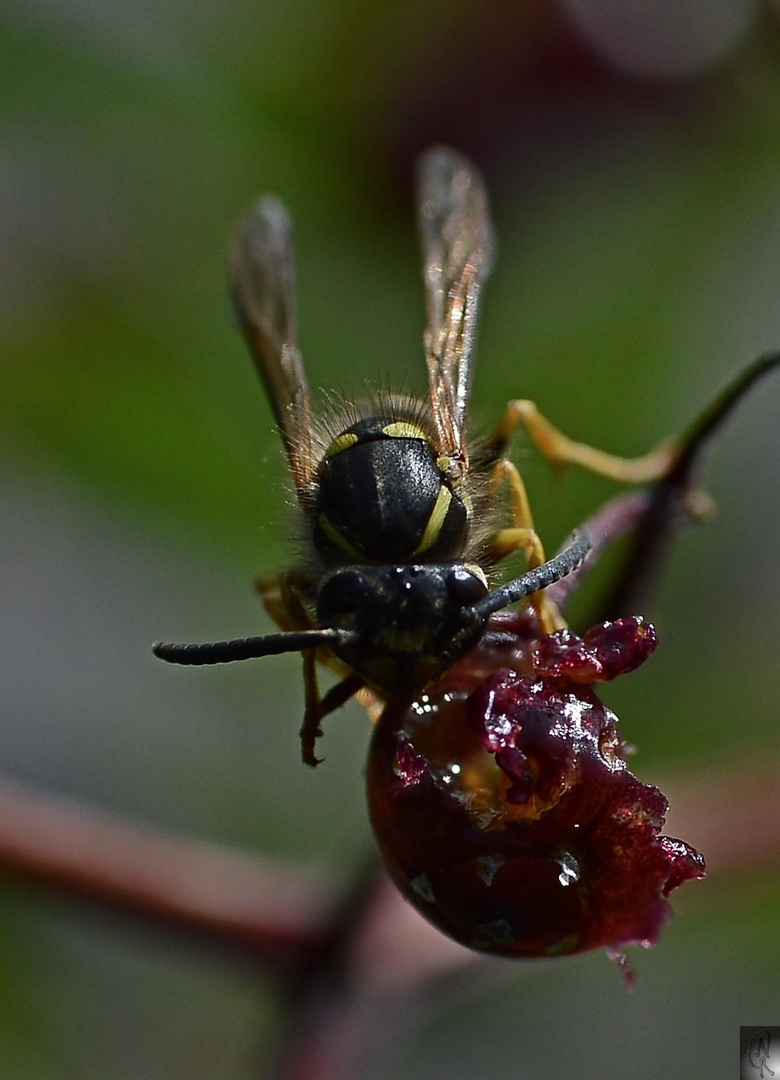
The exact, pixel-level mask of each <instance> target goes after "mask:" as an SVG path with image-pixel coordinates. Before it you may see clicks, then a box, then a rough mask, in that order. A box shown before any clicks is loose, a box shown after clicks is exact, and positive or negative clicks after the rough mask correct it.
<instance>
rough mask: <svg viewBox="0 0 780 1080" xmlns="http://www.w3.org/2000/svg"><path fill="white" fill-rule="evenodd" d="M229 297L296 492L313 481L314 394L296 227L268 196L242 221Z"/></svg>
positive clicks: (231, 256) (233, 245) (231, 259)
mask: <svg viewBox="0 0 780 1080" xmlns="http://www.w3.org/2000/svg"><path fill="white" fill-rule="evenodd" d="M228 275H229V281H230V291H231V296H232V299H233V303H234V305H235V309H236V312H237V314H238V318H239V321H240V323H241V326H242V328H243V331H244V334H245V336H246V340H247V342H248V344H249V349H250V351H251V353H252V356H253V358H254V360H255V363H256V365H257V369H258V371H259V372H260V375H261V376H262V379H263V382H264V383H265V387H266V391H267V392H268V397H269V399H270V402H271V407H272V409H273V412H274V416H275V417H276V422H277V424H278V425H279V430H280V431H281V434H282V438H283V440H284V445H285V448H286V450H287V456H288V458H289V461H290V468H291V470H292V474H293V479H294V481H295V486H296V488H297V489H298V491H301V490H302V489H303V488H304V487H306V485H307V484H308V483H309V481H310V480H311V476H312V472H313V468H314V466H313V450H312V437H311V427H310V403H309V388H308V386H307V384H306V373H305V371H304V369H303V360H302V358H301V354H300V351H299V349H298V343H297V336H296V328H295V281H294V270H293V242H292V225H291V222H290V218H289V216H288V214H287V211H286V210H285V209H284V207H283V206H282V204H281V203H280V202H279V200H278V199H275V198H273V196H270V195H267V196H265V197H264V198H262V199H259V200H258V202H256V203H255V205H254V206H253V207H252V208H251V209H250V210H249V211H248V212H247V213H246V214H245V215H244V217H243V218H242V219H241V220H240V221H239V223H238V226H237V227H236V230H235V232H234V233H233V236H232V238H231V241H230V248H229V252H228Z"/></svg>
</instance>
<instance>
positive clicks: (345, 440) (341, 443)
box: [325, 431, 359, 460]
mask: <svg viewBox="0 0 780 1080" xmlns="http://www.w3.org/2000/svg"><path fill="white" fill-rule="evenodd" d="M358 441H359V438H358V436H357V435H356V434H355V433H354V431H345V432H344V433H343V434H341V435H337V436H336V438H335V439H334V440H333V442H332V443H331V444H330V446H329V447H328V449H327V450H326V451H325V460H327V458H331V457H335V456H336V454H340V453H341V452H342V451H343V450H349V448H350V446H354V445H355V443H356V442H358Z"/></svg>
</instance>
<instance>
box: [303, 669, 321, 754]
mask: <svg viewBox="0 0 780 1080" xmlns="http://www.w3.org/2000/svg"><path fill="white" fill-rule="evenodd" d="M302 656H303V691H304V700H305V702H306V704H305V708H304V712H303V724H302V725H301V732H300V735H301V757H302V758H303V763H304V765H311V767H312V768H316V766H317V765H319V763H320V762H321V761H322V758H318V757H317V756H316V755H315V753H314V744H315V743H316V741H317V739H318V738H319V737H320V735H322V727H321V726H320V720H322V716H323V712H322V699H321V698H320V688H319V685H318V683H317V656H316V654H315V651H314V650H313V649H312V650H310V651H309V652H305V653H303V654H302Z"/></svg>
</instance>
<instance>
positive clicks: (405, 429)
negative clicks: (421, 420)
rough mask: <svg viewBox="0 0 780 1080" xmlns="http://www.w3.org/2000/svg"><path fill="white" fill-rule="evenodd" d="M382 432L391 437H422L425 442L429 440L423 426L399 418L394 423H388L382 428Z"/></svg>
mask: <svg viewBox="0 0 780 1080" xmlns="http://www.w3.org/2000/svg"><path fill="white" fill-rule="evenodd" d="M382 434H383V435H387V437H388V438H389V439H422V440H423V442H427V441H428V436H427V435H426V434H425V432H424V431H423V429H422V428H419V427H417V425H416V424H410V423H407V422H406V421H404V420H397V421H395V422H394V423H392V424H387V425H386V426H385V427H383V428H382Z"/></svg>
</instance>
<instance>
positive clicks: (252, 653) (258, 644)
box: [152, 627, 355, 666]
mask: <svg viewBox="0 0 780 1080" xmlns="http://www.w3.org/2000/svg"><path fill="white" fill-rule="evenodd" d="M354 636H355V635H354V634H352V633H351V632H350V631H349V630H337V629H335V628H330V627H325V628H322V629H318V630H301V631H298V632H297V633H296V632H292V633H282V634H264V635H263V636H262V637H248V638H235V639H234V640H233V641H209V642H205V643H204V644H202V645H182V644H179V643H177V642H170V641H157V642H155V643H154V645H152V652H153V653H154V655H155V656H156V657H158V659H160V660H166V661H167V662H168V663H169V664H185V665H189V666H199V665H202V664H231V663H233V661H234V660H253V659H256V658H257V657H260V656H278V655H279V654H280V653H288V652H303V651H305V650H306V649H316V648H317V646H319V645H338V644H345V643H346V642H348V641H349V640H351V639H352V638H353V637H354Z"/></svg>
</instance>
